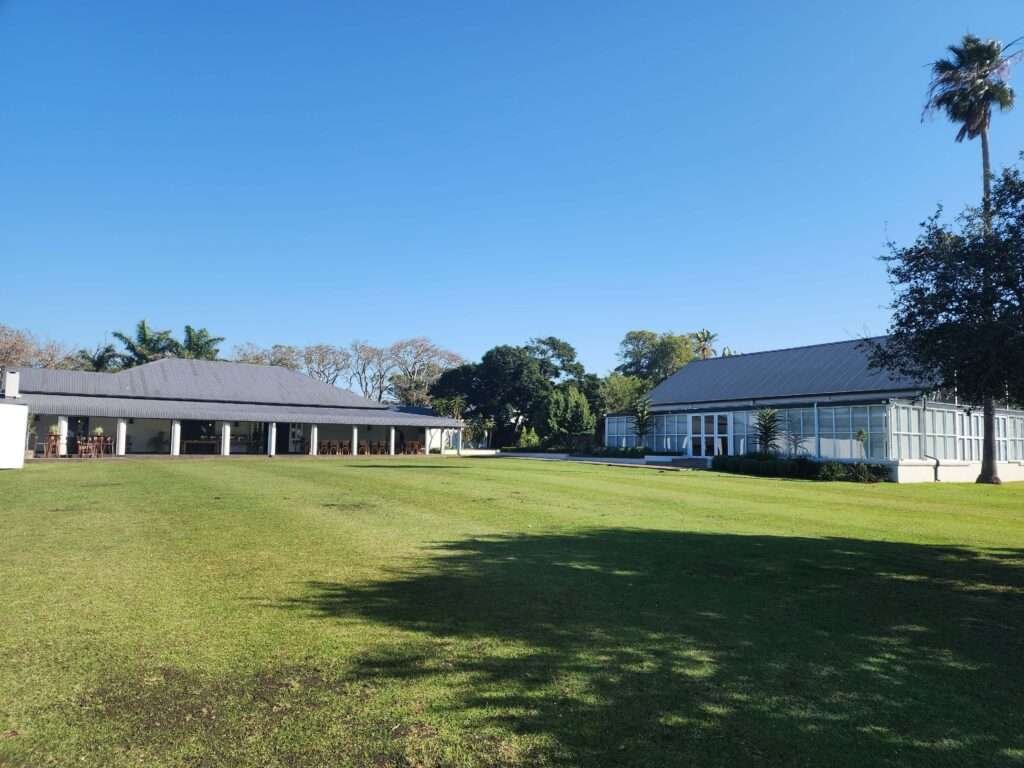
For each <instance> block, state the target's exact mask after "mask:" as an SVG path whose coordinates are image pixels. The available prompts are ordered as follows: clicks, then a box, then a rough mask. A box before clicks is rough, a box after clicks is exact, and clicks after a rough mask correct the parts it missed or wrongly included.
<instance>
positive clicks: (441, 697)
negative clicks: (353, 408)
mask: <svg viewBox="0 0 1024 768" xmlns="http://www.w3.org/2000/svg"><path fill="white" fill-rule="evenodd" d="M0 605H2V612H0V765H4V766H21V765H25V766H43V765H60V766H72V765H73V766H103V767H104V768H107V767H116V766H146V767H147V768H149V767H161V766H190V767H198V766H243V765H244V766H375V767H377V768H383V767H384V766H535V765H542V766H543V765H551V766H576V765H579V766H612V765H615V766H620V765H621V766H637V767H640V766H643V767H644V768H660V767H661V766H677V765H678V766H691V765H692V766H705V765H715V766H719V765H720V766H745V765H777V766H798V765H821V766H858V768H859V767H860V766H866V765H891V766H906V765H921V766H944V765H950V766H952V765H957V766H977V765H999V764H1006V765H1024V484H1022V485H1017V486H1012V485H1007V486H1004V487H1001V488H993V487H975V486H972V485H967V486H954V485H939V486H934V485H928V486H917V487H909V486H903V487H899V486H895V485H877V486H859V485H852V484H811V483H801V482H796V481H785V480H766V479H751V478H743V477H735V476H726V475H716V474H711V473H698V472H659V471H654V470H645V469H631V468H620V467H601V466H586V465H580V464H567V463H556V462H534V461H523V460H494V459H475V460H469V459H466V460H460V459H454V458H452V459H430V460H428V459H394V460H392V459H388V458H386V457H381V458H374V457H367V458H365V459H359V460H351V459H340V458H334V459H328V458H322V459H274V460H268V459H265V458H253V459H243V458H238V459H228V460H218V459H212V460H191V461H190V460H175V461H170V460H148V461H130V460H125V461H109V460H108V461H95V462H85V463H73V462H68V463H63V464H61V463H37V464H34V465H30V466H28V467H26V469H25V470H24V471H22V472H7V473H2V474H0Z"/></svg>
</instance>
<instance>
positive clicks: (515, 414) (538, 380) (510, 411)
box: [430, 345, 554, 445]
mask: <svg viewBox="0 0 1024 768" xmlns="http://www.w3.org/2000/svg"><path fill="white" fill-rule="evenodd" d="M549 372H550V371H549ZM553 387H554V385H553V384H552V382H551V379H550V378H548V377H547V376H546V375H545V373H544V370H542V366H541V361H540V360H539V359H538V358H537V357H536V356H534V355H533V354H531V353H530V350H529V349H528V348H527V347H514V346H508V345H502V346H498V347H494V348H493V349H490V350H488V351H487V352H486V353H484V356H483V357H482V358H481V360H480V362H479V363H464V364H463V365H459V366H456V367H454V368H450V369H448V370H447V371H445V372H444V373H442V374H441V376H440V377H439V378H438V380H437V382H436V383H435V384H434V385H433V387H431V390H430V393H431V396H433V397H451V396H453V395H464V396H465V398H466V404H467V412H468V413H469V414H470V415H473V416H476V415H479V416H485V417H488V418H490V419H493V420H494V424H495V426H494V432H495V438H496V439H497V440H498V441H499V442H498V444H499V445H508V444H510V443H513V442H515V441H516V438H517V436H518V435H519V434H520V432H521V431H522V430H523V429H524V428H526V427H527V426H534V427H536V426H537V425H542V424H543V422H544V413H545V412H546V407H547V400H548V395H549V394H550V392H551V390H552V389H553Z"/></svg>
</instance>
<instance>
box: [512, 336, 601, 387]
mask: <svg viewBox="0 0 1024 768" xmlns="http://www.w3.org/2000/svg"><path fill="white" fill-rule="evenodd" d="M526 350H527V351H528V352H529V353H530V354H531V355H533V356H534V357H535V358H537V360H538V361H540V366H541V371H542V372H543V373H544V375H545V376H547V377H548V378H549V379H551V380H552V381H563V380H566V379H573V380H579V379H582V378H583V376H584V375H585V373H586V371H585V370H584V368H583V364H582V363H580V362H579V361H578V360H577V359H576V348H575V347H574V346H573V345H572V344H570V343H569V342H567V341H563V340H562V339H559V338H558V337H556V336H546V337H544V338H534V339H530V342H529V343H528V344H527V345H526Z"/></svg>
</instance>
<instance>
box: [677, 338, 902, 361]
mask: <svg viewBox="0 0 1024 768" xmlns="http://www.w3.org/2000/svg"><path fill="white" fill-rule="evenodd" d="M884 338H887V337H886V336H884V335H883V336H866V337H864V338H858V339H842V340H840V341H823V342H821V343H819V344H798V345H796V346H793V347H778V348H777V349H759V350H757V351H756V352H736V353H734V354H731V355H716V356H715V357H708V358H698V359H695V360H691V361H690V362H689V363H687V365H691V364H693V363H710V362H711V361H712V360H729V359H731V358H734V357H752V356H754V355H770V354H773V353H775V352H791V351H792V350H794V349H813V348H814V347H832V346H835V345H837V344H850V343H851V342H855V341H874V340H875V339H884Z"/></svg>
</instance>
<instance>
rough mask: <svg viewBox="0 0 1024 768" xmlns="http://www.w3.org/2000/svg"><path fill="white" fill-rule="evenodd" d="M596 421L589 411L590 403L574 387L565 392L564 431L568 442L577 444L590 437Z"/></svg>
mask: <svg viewBox="0 0 1024 768" xmlns="http://www.w3.org/2000/svg"><path fill="white" fill-rule="evenodd" d="M596 425H597V419H596V418H594V414H593V412H592V411H591V410H590V402H589V401H588V400H587V398H586V396H585V395H584V394H583V393H582V392H580V390H579V389H577V388H576V387H572V386H570V387H569V388H568V389H567V390H566V409H565V421H564V429H565V434H566V435H567V436H568V437H569V440H570V442H573V443H579V442H582V441H583V440H584V439H586V438H589V437H592V436H593V434H594V427H595V426H596Z"/></svg>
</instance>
